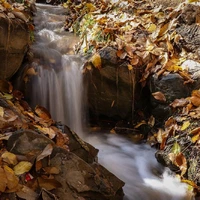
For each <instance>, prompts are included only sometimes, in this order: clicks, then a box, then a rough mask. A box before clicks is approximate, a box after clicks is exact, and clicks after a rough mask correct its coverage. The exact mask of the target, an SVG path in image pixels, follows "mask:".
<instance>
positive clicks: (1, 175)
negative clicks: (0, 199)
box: [0, 167, 8, 192]
mask: <svg viewBox="0 0 200 200" xmlns="http://www.w3.org/2000/svg"><path fill="white" fill-rule="evenodd" d="M0 180H1V181H0V192H5V190H6V186H7V182H8V180H7V176H6V174H5V171H4V169H3V168H2V167H0Z"/></svg>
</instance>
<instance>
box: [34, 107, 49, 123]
mask: <svg viewBox="0 0 200 200" xmlns="http://www.w3.org/2000/svg"><path fill="white" fill-rule="evenodd" d="M35 113H36V114H37V115H38V116H39V117H40V118H42V119H44V120H49V119H51V115H50V113H49V111H48V110H47V109H46V108H44V107H42V106H38V105H37V106H36V107H35Z"/></svg>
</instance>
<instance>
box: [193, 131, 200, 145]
mask: <svg viewBox="0 0 200 200" xmlns="http://www.w3.org/2000/svg"><path fill="white" fill-rule="evenodd" d="M198 140H199V133H198V134H195V135H194V136H192V138H191V141H192V143H196V142H197V141H198Z"/></svg>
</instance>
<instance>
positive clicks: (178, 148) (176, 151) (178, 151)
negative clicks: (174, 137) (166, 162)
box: [171, 142, 181, 154]
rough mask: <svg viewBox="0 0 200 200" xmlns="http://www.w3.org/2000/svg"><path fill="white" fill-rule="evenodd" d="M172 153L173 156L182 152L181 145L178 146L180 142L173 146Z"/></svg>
mask: <svg viewBox="0 0 200 200" xmlns="http://www.w3.org/2000/svg"><path fill="white" fill-rule="evenodd" d="M171 152H172V153H173V154H178V153H180V152H181V147H180V145H179V144H178V142H175V143H174V144H173V146H172V149H171Z"/></svg>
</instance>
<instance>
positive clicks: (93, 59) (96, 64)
mask: <svg viewBox="0 0 200 200" xmlns="http://www.w3.org/2000/svg"><path fill="white" fill-rule="evenodd" d="M89 61H90V62H91V63H92V64H93V66H94V67H95V68H97V69H100V68H101V56H100V55H99V54H98V53H95V54H94V55H93V56H92V57H91V58H90V60H89Z"/></svg>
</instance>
